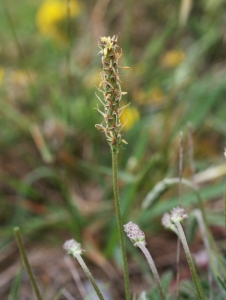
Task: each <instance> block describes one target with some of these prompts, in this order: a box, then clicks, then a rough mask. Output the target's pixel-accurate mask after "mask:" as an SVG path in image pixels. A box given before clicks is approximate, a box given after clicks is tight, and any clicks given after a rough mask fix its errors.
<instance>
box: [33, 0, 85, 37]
mask: <svg viewBox="0 0 226 300" xmlns="http://www.w3.org/2000/svg"><path fill="white" fill-rule="evenodd" d="M80 13H81V5H80V4H79V2H77V1H76V0H72V1H70V16H71V17H76V16H78V15H79V14H80ZM66 18H67V2H66V0H65V1H62V0H44V2H43V3H42V5H41V6H40V7H39V10H38V12H37V15H36V24H37V26H38V29H39V31H40V32H41V33H42V34H44V35H46V36H49V37H57V36H58V35H59V32H58V31H59V30H58V27H57V25H58V24H59V23H60V22H62V21H64V20H66Z"/></svg>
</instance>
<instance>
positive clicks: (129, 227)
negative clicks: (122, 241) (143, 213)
mask: <svg viewBox="0 0 226 300" xmlns="http://www.w3.org/2000/svg"><path fill="white" fill-rule="evenodd" d="M124 231H125V232H126V234H127V236H128V238H129V239H130V240H131V242H132V243H133V245H134V246H137V243H143V244H144V245H146V241H145V235H144V233H143V231H142V230H140V228H139V226H138V225H137V224H135V223H133V222H129V223H127V224H126V225H124Z"/></svg>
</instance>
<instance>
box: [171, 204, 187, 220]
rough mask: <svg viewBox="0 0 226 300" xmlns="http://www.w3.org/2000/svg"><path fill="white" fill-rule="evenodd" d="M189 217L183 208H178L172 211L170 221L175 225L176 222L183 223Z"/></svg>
mask: <svg viewBox="0 0 226 300" xmlns="http://www.w3.org/2000/svg"><path fill="white" fill-rule="evenodd" d="M187 217H188V215H187V214H186V213H185V211H184V209H183V208H181V207H176V208H173V209H172V210H171V214H170V221H171V222H172V223H174V222H175V221H177V222H179V223H181V222H182V221H183V220H184V219H186V218H187Z"/></svg>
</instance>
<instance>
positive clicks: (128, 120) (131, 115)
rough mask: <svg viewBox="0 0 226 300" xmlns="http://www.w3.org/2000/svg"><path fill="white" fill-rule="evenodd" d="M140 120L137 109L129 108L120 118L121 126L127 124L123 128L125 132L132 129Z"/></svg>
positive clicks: (126, 108)
mask: <svg viewBox="0 0 226 300" xmlns="http://www.w3.org/2000/svg"><path fill="white" fill-rule="evenodd" d="M139 119H140V114H139V111H138V110H137V109H136V108H135V107H129V106H127V107H125V109H124V110H123V113H122V114H121V117H120V121H121V124H125V126H124V127H123V129H124V130H129V129H131V128H132V127H133V125H134V124H135V123H136V122H137V121H138V120H139Z"/></svg>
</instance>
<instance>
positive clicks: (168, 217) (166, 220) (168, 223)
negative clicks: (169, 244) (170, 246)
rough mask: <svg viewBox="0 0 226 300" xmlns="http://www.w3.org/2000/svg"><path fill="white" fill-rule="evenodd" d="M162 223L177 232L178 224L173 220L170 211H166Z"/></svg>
mask: <svg viewBox="0 0 226 300" xmlns="http://www.w3.org/2000/svg"><path fill="white" fill-rule="evenodd" d="M162 225H163V226H164V227H165V228H166V229H170V230H172V231H174V232H175V233H176V234H177V228H176V226H175V225H174V224H173V223H172V222H171V215H170V214H169V213H165V214H164V215H163V217H162Z"/></svg>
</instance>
